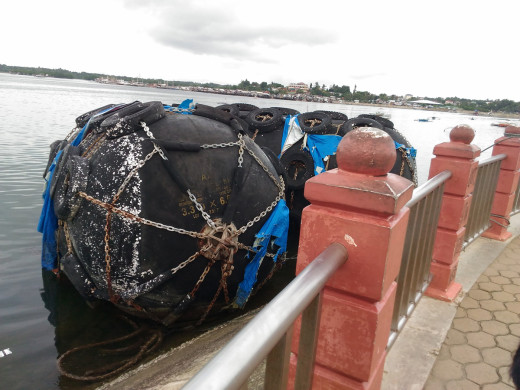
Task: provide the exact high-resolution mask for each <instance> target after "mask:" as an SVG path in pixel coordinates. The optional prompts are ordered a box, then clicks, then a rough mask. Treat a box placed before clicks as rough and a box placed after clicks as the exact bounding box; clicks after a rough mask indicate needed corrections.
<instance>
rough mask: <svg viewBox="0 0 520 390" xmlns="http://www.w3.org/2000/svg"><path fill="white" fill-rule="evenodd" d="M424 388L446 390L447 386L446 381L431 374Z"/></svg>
mask: <svg viewBox="0 0 520 390" xmlns="http://www.w3.org/2000/svg"><path fill="white" fill-rule="evenodd" d="M423 390H446V387H445V386H444V381H443V380H442V379H439V378H435V377H434V376H433V375H430V377H429V378H428V380H427V381H426V383H425V384H424V389H423Z"/></svg>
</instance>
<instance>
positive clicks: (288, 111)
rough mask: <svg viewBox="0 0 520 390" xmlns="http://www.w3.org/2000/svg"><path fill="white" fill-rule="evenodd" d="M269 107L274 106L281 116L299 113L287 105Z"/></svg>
mask: <svg viewBox="0 0 520 390" xmlns="http://www.w3.org/2000/svg"><path fill="white" fill-rule="evenodd" d="M271 108H275V109H277V110H278V111H280V113H281V114H282V116H287V115H298V114H300V111H298V110H295V109H294V108H288V107H271Z"/></svg>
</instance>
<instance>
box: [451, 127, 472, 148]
mask: <svg viewBox="0 0 520 390" xmlns="http://www.w3.org/2000/svg"><path fill="white" fill-rule="evenodd" d="M473 138H475V130H473V129H472V128H471V127H470V126H468V125H458V126H455V127H454V128H453V129H451V131H450V141H451V142H459V143H462V144H466V145H469V144H471V141H473Z"/></svg>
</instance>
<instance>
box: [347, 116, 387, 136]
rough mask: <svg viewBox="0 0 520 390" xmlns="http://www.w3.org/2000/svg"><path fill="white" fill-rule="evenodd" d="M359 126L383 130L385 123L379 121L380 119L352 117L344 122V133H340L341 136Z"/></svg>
mask: <svg viewBox="0 0 520 390" xmlns="http://www.w3.org/2000/svg"><path fill="white" fill-rule="evenodd" d="M357 127H375V128H376V129H380V130H383V125H382V124H381V123H379V122H378V121H376V120H374V119H370V118H360V117H357V118H351V119H349V120H348V121H346V122H345V123H344V124H343V129H342V131H341V133H342V134H339V135H341V136H344V135H345V134H347V133H348V132H349V131H352V130H353V129H355V128H357Z"/></svg>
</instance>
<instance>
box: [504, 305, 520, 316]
mask: <svg viewBox="0 0 520 390" xmlns="http://www.w3.org/2000/svg"><path fill="white" fill-rule="evenodd" d="M505 307H506V308H507V310H509V311H512V312H513V313H516V314H520V302H506V303H505Z"/></svg>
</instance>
